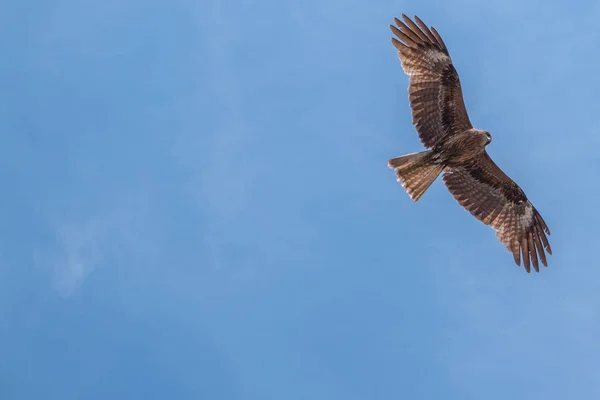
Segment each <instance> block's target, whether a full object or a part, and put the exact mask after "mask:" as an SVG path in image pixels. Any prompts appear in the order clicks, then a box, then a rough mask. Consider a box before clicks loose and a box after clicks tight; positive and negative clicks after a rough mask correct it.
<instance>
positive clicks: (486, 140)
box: [479, 131, 492, 147]
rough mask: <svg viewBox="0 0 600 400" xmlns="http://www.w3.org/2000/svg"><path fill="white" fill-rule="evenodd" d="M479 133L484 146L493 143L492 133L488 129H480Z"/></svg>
mask: <svg viewBox="0 0 600 400" xmlns="http://www.w3.org/2000/svg"><path fill="white" fill-rule="evenodd" d="M479 134H480V135H481V142H482V145H483V147H485V146H487V145H488V144H490V143H492V135H490V133H489V132H488V131H479Z"/></svg>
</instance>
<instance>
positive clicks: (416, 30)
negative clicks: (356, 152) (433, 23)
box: [388, 14, 552, 272]
mask: <svg viewBox="0 0 600 400" xmlns="http://www.w3.org/2000/svg"><path fill="white" fill-rule="evenodd" d="M402 18H403V19H404V22H402V21H400V20H399V19H397V18H394V21H395V22H396V25H397V27H396V26H393V25H390V28H391V29H392V32H393V33H394V34H395V35H396V36H397V37H398V39H400V40H397V39H396V38H392V43H393V44H394V46H395V47H396V49H398V57H399V58H400V61H401V63H402V69H403V70H404V72H405V73H406V74H407V75H409V76H410V83H409V86H408V93H409V100H410V107H411V109H412V117H413V124H414V125H415V127H416V130H417V132H418V134H419V137H420V139H421V142H422V143H423V144H424V145H425V147H426V148H428V149H430V150H427V151H422V152H418V153H413V154H408V155H405V156H402V157H397V158H393V159H391V160H389V161H388V165H389V167H390V168H393V169H394V170H395V171H396V176H397V177H398V181H399V182H401V183H402V186H403V187H404V188H405V189H406V191H407V192H408V194H409V196H410V197H411V199H412V200H413V201H418V200H419V199H420V198H421V196H422V195H423V193H425V191H426V190H427V189H428V188H429V186H431V184H432V183H433V182H434V181H435V179H436V178H437V177H438V176H439V175H440V173H442V172H443V176H442V179H443V181H444V183H445V184H446V186H447V187H448V190H449V191H450V193H452V195H453V196H454V198H455V199H456V200H457V201H458V202H459V204H460V205H461V206H463V207H464V208H465V209H466V210H468V211H469V212H470V213H471V214H472V215H473V216H475V217H476V218H477V219H478V220H480V221H481V222H483V223H484V224H486V225H490V226H491V227H492V228H494V229H495V230H496V235H497V237H498V239H499V240H500V241H501V242H502V243H504V245H506V247H507V249H508V250H509V251H510V252H512V254H513V256H514V259H515V263H516V264H517V265H519V266H520V265H521V258H522V259H523V265H524V266H525V270H526V271H527V272H530V264H533V268H534V269H535V270H536V271H538V272H539V264H538V257H539V259H540V260H541V261H542V264H544V265H545V266H547V265H548V264H547V261H546V254H545V253H544V250H545V251H546V252H547V253H548V254H552V249H551V248H550V244H549V243H548V239H547V237H546V234H548V235H549V234H550V230H549V229H548V226H547V225H546V223H545V222H544V220H543V218H542V216H541V215H540V214H539V213H538V211H537V210H536V209H535V207H534V206H533V204H531V202H530V201H529V200H528V199H527V196H525V193H524V192H523V190H522V189H521V188H520V187H519V185H517V184H516V183H515V182H514V181H513V180H512V179H511V178H509V177H508V176H507V175H506V174H505V173H504V172H503V171H502V170H501V169H500V168H499V167H498V166H497V165H496V164H495V163H494V161H492V159H491V158H490V156H489V155H488V153H487V152H486V150H485V147H486V146H487V145H488V144H490V143H491V141H492V137H491V135H490V133H489V132H487V131H484V130H479V129H475V128H473V126H472V125H471V122H470V121H469V116H468V115H467V110H466V108H465V104H464V101H463V96H462V90H461V86H460V80H459V78H458V73H457V72H456V69H454V66H453V65H452V60H451V58H450V54H449V52H448V49H447V48H446V45H445V44H444V41H443V40H442V38H441V37H440V35H439V34H438V33H437V31H436V30H435V29H434V28H433V27H431V29H429V28H427V26H426V25H425V24H424V23H423V22H422V21H421V20H420V19H419V18H418V17H416V16H415V18H414V19H415V22H416V24H415V22H413V21H411V19H410V18H408V17H407V16H406V15H404V14H403V15H402Z"/></svg>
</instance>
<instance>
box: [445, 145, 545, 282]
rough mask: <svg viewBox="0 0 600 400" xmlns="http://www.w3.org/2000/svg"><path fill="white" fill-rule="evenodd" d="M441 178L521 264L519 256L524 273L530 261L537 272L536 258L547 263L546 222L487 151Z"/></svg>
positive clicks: (459, 200) (528, 267)
mask: <svg viewBox="0 0 600 400" xmlns="http://www.w3.org/2000/svg"><path fill="white" fill-rule="evenodd" d="M443 180H444V183H445V184H446V186H447V187H448V189H449V190H450V192H451V193H452V195H453V196H454V198H455V199H456V200H457V201H458V202H459V204H460V205H461V206H463V207H464V208H465V209H467V210H468V211H469V212H470V213H471V214H472V215H473V216H475V217H476V218H477V219H479V220H480V221H482V222H483V223H484V224H486V225H490V226H491V227H492V228H494V229H495V230H496V236H498V239H500V241H501V242H502V243H504V244H505V245H506V248H507V249H508V250H509V251H510V252H512V253H513V256H514V259H515V263H516V264H517V265H521V256H522V258H523V265H524V266H525V270H527V272H529V271H530V263H531V264H533V268H534V269H535V270H536V271H537V272H539V264H538V257H539V259H540V260H541V261H542V264H544V265H545V266H548V264H547V262H546V254H545V253H544V251H546V252H547V253H548V254H552V249H551V248H550V244H549V243H548V238H547V237H546V234H548V235H549V234H550V230H549V229H548V226H547V225H546V222H544V219H543V218H542V216H541V215H540V214H539V213H538V211H537V210H536V209H535V207H534V206H533V204H531V202H530V201H529V200H528V199H527V196H525V193H524V192H523V190H522V189H521V188H520V187H519V185H517V184H516V183H515V182H514V181H513V180H512V179H511V178H509V177H508V175H506V174H505V173H504V172H503V171H502V170H501V169H500V168H499V167H498V166H497V165H496V164H495V163H494V161H493V160H492V159H491V158H490V156H489V155H488V154H487V152H484V153H483V154H482V156H480V157H479V158H478V159H476V160H475V161H474V162H473V163H472V164H470V165H467V166H464V167H458V168H451V169H448V170H447V172H445V173H444V176H443Z"/></svg>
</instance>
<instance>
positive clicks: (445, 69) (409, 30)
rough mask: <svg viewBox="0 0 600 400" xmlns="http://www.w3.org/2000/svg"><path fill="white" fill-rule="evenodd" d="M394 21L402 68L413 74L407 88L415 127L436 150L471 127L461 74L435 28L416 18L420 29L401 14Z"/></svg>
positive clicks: (426, 142) (395, 41) (394, 39)
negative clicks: (439, 143) (446, 139)
mask: <svg viewBox="0 0 600 400" xmlns="http://www.w3.org/2000/svg"><path fill="white" fill-rule="evenodd" d="M402 18H403V19H404V23H403V22H402V21H400V20H399V19H398V18H394V21H395V22H396V25H398V27H395V26H393V25H390V28H391V29H392V32H393V33H394V34H395V35H396V36H397V37H398V39H400V40H401V41H399V40H397V39H396V38H392V43H393V44H394V46H395V47H396V49H398V57H399V58H400V61H401V63H402V69H403V70H404V72H405V73H406V74H407V75H410V83H409V87H408V92H409V100H410V106H411V109H412V116H413V124H415V127H416V129H417V132H418V133H419V137H420V138H421V142H423V144H424V145H425V147H433V146H434V145H435V143H436V142H437V141H438V140H439V139H440V138H442V137H444V136H446V135H451V134H453V133H455V132H462V131H464V130H467V129H470V128H472V125H471V122H470V121H469V116H468V115H467V110H466V108H465V104H464V100H463V96H462V89H461V87H460V80H459V78H458V73H457V72H456V69H454V66H453V65H452V60H451V59H450V54H449V53H448V49H447V48H446V45H445V44H444V42H443V40H442V38H441V37H440V35H439V34H438V33H437V31H436V30H435V28H433V27H431V30H430V29H429V28H427V26H426V25H425V24H424V23H423V22H422V21H421V20H420V19H419V18H418V17H417V16H415V21H416V22H417V24H418V26H417V25H416V24H415V23H414V22H413V21H411V19H410V18H408V17H407V16H406V15H404V14H402Z"/></svg>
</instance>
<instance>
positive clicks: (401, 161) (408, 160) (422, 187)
mask: <svg viewBox="0 0 600 400" xmlns="http://www.w3.org/2000/svg"><path fill="white" fill-rule="evenodd" d="M388 166H389V167H390V168H392V169H394V170H395V171H396V177H397V180H398V182H400V183H401V184H402V187H404V189H406V192H407V193H408V195H409V196H410V198H411V199H412V200H413V201H415V202H416V201H419V199H420V198H421V196H423V193H425V191H426V190H427V189H429V186H431V184H432V183H433V182H434V181H435V180H436V178H437V177H438V176H439V175H440V173H441V172H442V169H443V166H442V165H441V164H439V163H436V162H434V161H433V160H432V158H431V150H428V151H422V152H418V153H412V154H407V155H405V156H400V157H396V158H392V159H391V160H389V161H388Z"/></svg>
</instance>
